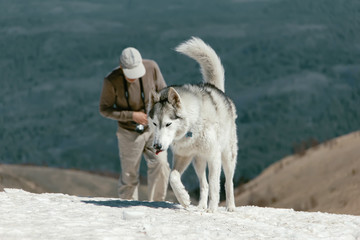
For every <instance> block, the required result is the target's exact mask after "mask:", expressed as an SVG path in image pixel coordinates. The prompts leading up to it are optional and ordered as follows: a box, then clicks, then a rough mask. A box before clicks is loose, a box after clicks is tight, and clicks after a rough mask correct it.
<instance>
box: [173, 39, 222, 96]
mask: <svg viewBox="0 0 360 240" xmlns="http://www.w3.org/2000/svg"><path fill="white" fill-rule="evenodd" d="M175 50H176V51H177V52H179V53H182V54H184V55H186V56H188V57H190V58H192V59H194V60H195V61H197V62H198V63H199V64H200V70H201V73H202V75H203V78H204V81H205V82H207V83H211V84H213V85H214V86H215V87H217V88H219V89H220V90H221V91H223V92H225V89H224V81H225V79H224V67H223V66H222V64H221V61H220V58H219V57H218V55H217V54H216V53H215V51H214V50H213V49H212V48H211V47H210V46H209V45H207V44H206V43H204V42H203V40H201V39H200V38H197V37H192V38H191V39H190V40H188V41H186V42H184V43H182V44H180V45H179V46H177V47H176V48H175Z"/></svg>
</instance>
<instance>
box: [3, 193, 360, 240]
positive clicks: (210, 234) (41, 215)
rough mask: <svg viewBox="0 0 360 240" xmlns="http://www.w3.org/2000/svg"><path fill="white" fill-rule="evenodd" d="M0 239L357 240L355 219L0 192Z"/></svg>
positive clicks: (359, 229) (358, 226)
mask: <svg viewBox="0 0 360 240" xmlns="http://www.w3.org/2000/svg"><path fill="white" fill-rule="evenodd" d="M0 216H1V218H0V239H5V240H8V239H186V240H190V239H196V240H198V239H360V217H357V216H350V215H335V214H326V213H306V212H295V211H293V210H290V209H273V208H259V207H250V206H248V207H238V208H237V211H236V212H234V213H228V212H226V211H225V209H224V208H220V209H219V211H218V212H217V213H214V214H210V213H206V212H203V211H200V210H198V209H197V208H196V207H190V209H188V210H185V209H183V208H182V207H180V206H179V205H177V204H173V203H169V202H160V203H155V202H153V203H150V202H138V201H122V200H119V199H115V198H85V197H76V196H69V195H64V194H33V193H29V192H25V191H23V190H18V189H9V188H7V189H5V191H4V192H0Z"/></svg>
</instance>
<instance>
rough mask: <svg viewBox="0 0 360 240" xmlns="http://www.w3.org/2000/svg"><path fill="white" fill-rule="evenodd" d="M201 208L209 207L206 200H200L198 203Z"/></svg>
mask: <svg viewBox="0 0 360 240" xmlns="http://www.w3.org/2000/svg"><path fill="white" fill-rule="evenodd" d="M198 208H199V209H203V210H204V209H206V208H207V203H206V202H205V201H200V202H199V205H198Z"/></svg>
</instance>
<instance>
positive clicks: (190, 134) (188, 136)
mask: <svg viewBox="0 0 360 240" xmlns="http://www.w3.org/2000/svg"><path fill="white" fill-rule="evenodd" d="M192 135H193V133H192V132H190V131H189V132H187V133H186V134H185V137H187V138H191V137H192Z"/></svg>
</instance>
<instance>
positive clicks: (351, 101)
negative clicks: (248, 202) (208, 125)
mask: <svg viewBox="0 0 360 240" xmlns="http://www.w3.org/2000/svg"><path fill="white" fill-rule="evenodd" d="M359 29H360V1H358V0H346V1H345V0H317V1H313V0H224V1H215V0H210V1H209V0H207V1H205V0H198V1H189V0H184V1H181V2H180V1H179V2H169V1H165V0H153V1H149V2H144V1H140V0H127V1H114V0H105V1H102V2H99V1H95V0H71V1H70V0H47V1H40V0H32V1H22V0H12V1H0V83H1V88H0V163H11V164H33V165H41V166H51V167H58V168H66V169H68V168H72V169H82V170H87V171H97V172H107V173H110V174H116V173H118V172H119V170H120V166H119V159H118V149H117V140H116V136H115V131H116V128H117V124H116V122H115V121H111V120H109V119H105V118H103V117H101V116H100V114H99V112H98V101H99V97H100V91H101V87H102V81H103V78H104V76H106V75H107V74H108V73H109V72H110V71H111V70H112V69H113V68H114V67H116V66H117V65H118V58H119V55H120V53H121V51H122V49H123V48H125V47H128V46H133V47H136V48H138V49H139V50H140V52H141V53H142V55H143V57H144V58H151V59H154V60H155V61H157V63H158V64H159V66H160V68H161V70H162V73H163V75H164V78H165V80H166V81H167V83H168V84H169V85H170V84H183V83H189V82H190V83H198V82H200V81H201V75H200V72H199V69H198V66H197V64H196V63H195V62H194V61H193V60H191V59H188V58H186V57H184V56H181V55H179V54H177V53H176V52H175V51H174V48H175V46H177V45H178V44H179V43H181V42H182V41H184V40H187V39H189V38H190V37H191V36H198V37H200V38H202V39H203V40H204V41H205V42H207V43H208V44H209V45H211V46H212V47H213V48H214V50H215V51H216V52H217V53H218V55H219V56H220V58H221V59H222V62H223V65H224V68H225V76H226V82H225V88H226V93H227V95H229V96H230V97H231V98H232V99H233V100H234V101H235V104H236V106H237V111H238V119H237V127H238V130H237V131H238V138H239V154H238V163H237V170H236V175H235V183H237V184H238V183H240V182H246V181H248V180H249V179H253V178H254V177H256V176H257V175H258V174H260V172H261V171H262V170H263V169H265V168H266V167H268V166H269V165H271V164H272V163H274V162H275V161H277V160H279V159H281V158H283V157H284V156H287V155H290V154H293V153H298V152H301V151H303V150H304V149H306V148H308V147H310V146H314V145H317V144H318V143H323V142H326V141H327V140H329V139H332V138H334V137H337V136H340V135H343V134H347V133H350V132H353V131H356V130H358V129H359V125H360V108H359V104H360V31H359ZM141 172H142V175H143V176H145V175H146V167H145V164H143V165H142V166H141ZM183 179H184V181H185V184H186V185H187V186H188V187H193V188H196V187H197V184H194V181H195V182H196V181H197V179H196V176H195V174H194V173H193V170H192V169H189V170H188V171H187V173H186V174H185V177H184V178H183Z"/></svg>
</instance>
